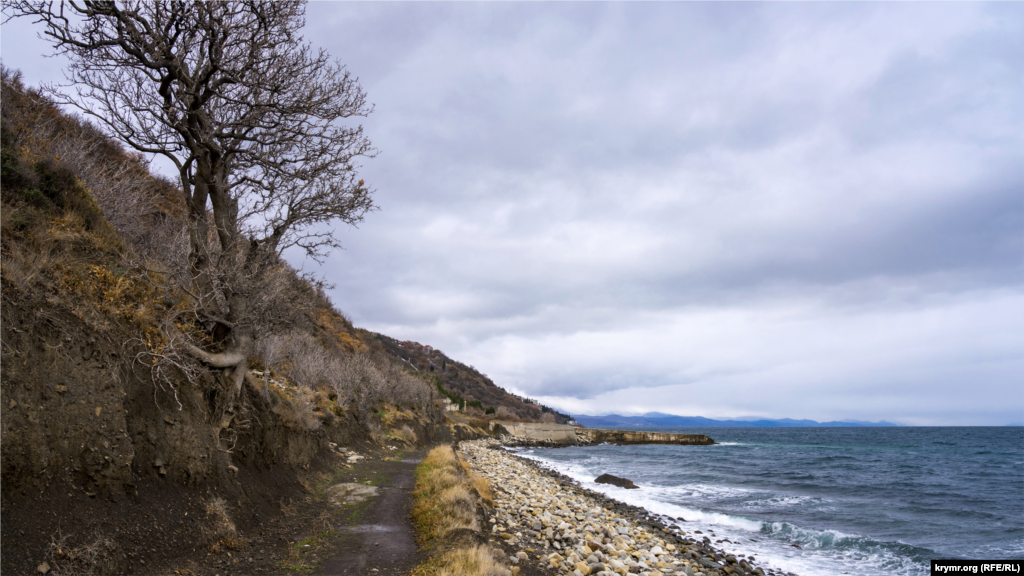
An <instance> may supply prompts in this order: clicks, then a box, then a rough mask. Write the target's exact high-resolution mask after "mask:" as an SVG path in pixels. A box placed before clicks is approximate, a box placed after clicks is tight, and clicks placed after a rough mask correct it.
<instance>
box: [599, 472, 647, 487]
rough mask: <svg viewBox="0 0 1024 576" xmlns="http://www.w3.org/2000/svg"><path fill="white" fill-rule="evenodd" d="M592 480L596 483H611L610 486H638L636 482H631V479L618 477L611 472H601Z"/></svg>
mask: <svg viewBox="0 0 1024 576" xmlns="http://www.w3.org/2000/svg"><path fill="white" fill-rule="evenodd" d="M594 482H597V483H598V484H611V485H612V486H618V487H619V488H630V489H633V488H639V486H637V485H636V484H633V481H632V480H627V479H625V478H619V477H618V476H612V475H611V474H601V475H600V476H598V477H597V478H596V479H595V480H594Z"/></svg>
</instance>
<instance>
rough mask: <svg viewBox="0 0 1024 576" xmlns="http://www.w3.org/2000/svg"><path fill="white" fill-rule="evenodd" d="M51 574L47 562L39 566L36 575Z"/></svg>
mask: <svg viewBox="0 0 1024 576" xmlns="http://www.w3.org/2000/svg"><path fill="white" fill-rule="evenodd" d="M49 573H50V565H49V564H47V563H46V562H43V563H42V564H40V565H39V566H37V567H36V574H49Z"/></svg>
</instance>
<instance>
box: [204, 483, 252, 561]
mask: <svg viewBox="0 0 1024 576" xmlns="http://www.w3.org/2000/svg"><path fill="white" fill-rule="evenodd" d="M206 516H207V518H208V519H209V524H207V525H206V526H205V529H206V537H207V540H208V541H209V542H210V551H211V552H213V553H215V554H219V553H221V552H223V551H225V550H236V549H238V548H242V547H243V546H245V545H246V544H247V542H246V541H245V540H243V539H242V538H239V537H238V530H237V528H235V523H234V521H232V520H231V514H230V513H229V511H228V503H227V501H226V500H224V499H223V498H220V497H215V498H211V499H210V500H208V501H207V502H206Z"/></svg>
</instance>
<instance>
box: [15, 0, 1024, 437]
mask: <svg viewBox="0 0 1024 576" xmlns="http://www.w3.org/2000/svg"><path fill="white" fill-rule="evenodd" d="M12 26H22V24H21V23H15V24H8V25H5V26H4V34H3V43H4V44H3V47H4V62H5V64H7V65H14V66H18V67H21V68H23V69H26V74H27V76H28V77H29V78H30V80H31V79H32V78H33V77H34V76H33V74H34V73H35V72H36V71H35V70H34V69H33V70H29V68H30V67H32V66H35V64H36V63H38V62H39V59H38V56H37V55H38V53H39V49H38V47H37V46H38V45H33V44H31V43H23V44H22V43H19V44H14V43H11V42H9V39H18V38H21V37H23V36H24V28H23V27H19V28H17V29H14V31H13V32H11V30H12V29H11V27H12ZM1022 27H1024V8H1022V7H1021V6H1020V5H1016V4H698V3H623V4H616V3H611V4H608V3H603V4H589V3H586V4H585V3H564V4H534V3H512V4H492V3H488V4H471V3H367V4H362V3H359V4H357V3H313V4H311V5H310V6H309V9H308V25H307V30H306V33H307V34H306V35H307V37H308V38H309V39H310V40H311V41H312V42H314V43H315V44H317V45H319V46H323V47H324V48H326V49H327V50H328V51H329V52H330V53H331V54H333V55H335V56H337V57H339V58H340V59H341V60H342V61H344V62H345V63H346V64H347V65H348V66H349V68H350V70H352V71H353V72H354V73H355V74H356V75H357V76H359V77H360V78H361V81H362V83H363V85H364V87H365V88H366V89H367V91H368V93H369V95H370V99H371V100H372V101H373V102H375V104H376V106H377V108H376V112H375V114H373V115H372V116H371V117H370V118H369V119H368V120H367V121H366V123H365V124H366V129H367V132H368V133H369V134H370V135H371V137H372V138H373V139H374V142H375V143H376V144H377V146H378V147H379V148H380V149H381V150H382V154H381V155H380V156H379V157H378V158H376V159H374V160H372V161H369V162H367V163H366V166H365V168H364V169H363V172H364V174H365V177H366V179H367V180H368V181H369V182H371V183H372V184H373V185H374V186H375V187H376V188H377V190H378V192H377V199H378V202H379V204H380V205H381V207H382V210H381V211H380V212H378V213H374V214H372V215H371V216H370V217H369V218H368V219H367V221H366V222H365V223H364V224H363V225H362V226H361V227H360V228H359V229H344V230H339V231H338V233H339V235H340V236H341V238H342V241H343V243H344V245H345V246H346V248H347V249H346V250H344V251H340V252H337V253H335V254H334V255H332V256H331V258H330V259H329V260H328V262H327V264H326V266H325V267H324V268H323V269H322V272H323V273H324V274H325V275H326V276H327V278H328V280H330V281H331V282H334V283H335V284H336V286H337V288H336V289H335V291H334V292H333V298H334V300H335V302H336V303H337V304H338V305H339V307H341V308H343V309H345V310H346V311H347V312H349V313H350V314H351V315H352V316H353V317H354V319H355V320H356V322H357V324H360V325H364V326H367V327H370V328H371V329H375V330H380V331H384V332H386V333H389V334H391V335H393V336H396V337H400V338H412V339H418V340H420V341H424V342H427V343H430V344H433V345H435V346H438V347H440V348H441V349H443V350H444V351H445V352H446V353H448V354H450V355H452V356H454V357H456V358H459V359H463V360H465V361H467V362H470V363H472V364H474V365H475V366H477V367H478V368H480V369H481V370H483V371H484V372H487V373H488V374H490V375H491V376H492V377H494V378H495V379H496V380H497V381H498V383H499V384H501V385H504V386H507V387H512V388H514V389H516V390H520V391H523V392H526V393H529V394H534V395H540V396H542V397H543V398H544V399H546V400H547V401H549V402H551V403H552V404H553V405H555V406H558V407H561V408H564V409H568V410H576V411H579V412H586V413H596V412H608V411H638V412H643V411H647V410H660V411H665V412H676V413H685V414H700V415H707V416H745V415H759V416H769V417H783V416H788V417H795V418H804V417H807V418H817V419H840V418H856V419H863V420H873V419H880V418H885V419H889V420H895V421H905V422H908V423H922V424H927V423H960V424H1001V423H1005V422H1010V421H1017V422H1019V421H1021V420H1024V394H1022V393H1021V391H1020V385H1019V384H1020V378H1019V374H1020V373H1022V370H1024V337H1022V336H1021V331H1020V329H1019V327H1020V326H1021V325H1022V321H1024V295H1022V294H1021V290H1020V286H1021V285H1022V280H1024V265H1022V261H1024V258H1022V256H1024V242H1022V239H1024V194H1022V190H1024V161H1022V160H1024V158H1022V156H1024V153H1022V150H1024V141H1022V140H1024V113H1022V112H1021V111H1020V110H1019V108H1020V106H1019V102H1021V101H1024V85H1022V82H1021V78H1022V77H1024V74H1022V66H1021V64H1020V62H1022V61H1024V60H1022V59H1021V55H1022V54H1024V40H1022V38H1024V34H1022V32H1024V30H1022ZM13 41H15V40H12V42H13ZM17 41H18V42H20V40H17ZM33 51H35V52H34V53H33ZM19 62H27V63H28V64H20V63H19ZM47 63H48V64H52V63H53V61H47ZM30 72H31V73H30ZM52 72H53V68H52V66H51V67H50V68H49V71H47V70H44V69H40V74H39V77H45V75H46V74H49V73H52Z"/></svg>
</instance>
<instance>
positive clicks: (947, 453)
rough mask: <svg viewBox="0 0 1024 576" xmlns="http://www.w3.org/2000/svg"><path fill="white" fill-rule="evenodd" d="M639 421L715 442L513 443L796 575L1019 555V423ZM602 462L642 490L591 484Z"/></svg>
mask: <svg viewBox="0 0 1024 576" xmlns="http://www.w3.org/2000/svg"><path fill="white" fill-rule="evenodd" d="M642 430H645V431H663V432H680V433H693V434H707V435H708V436H710V437H712V438H713V439H714V440H715V441H716V442H718V444H716V445H713V446H669V445H653V444H652V445H632V446H613V445H607V444H604V445H599V446H573V447H566V448H528V449H522V450H521V451H520V455H522V456H525V457H527V458H530V459H533V460H535V461H537V462H538V463H540V464H542V465H543V466H545V467H548V468H551V469H554V470H557V471H558V472H561V473H563V474H566V475H568V476H570V477H572V478H574V479H575V480H577V481H579V482H580V483H581V484H582V485H583V486H584V487H586V488H590V489H592V490H596V491H599V492H602V493H604V494H606V495H608V496H611V497H613V498H615V499H617V500H620V501H622V502H625V503H628V504H633V505H637V506H643V507H644V508H646V509H647V510H649V511H650V512H653V513H656V514H660V515H664V516H668V517H671V518H681V519H683V520H685V521H676V522H675V524H676V525H678V526H679V527H680V529H682V530H685V531H687V532H692V531H694V530H700V531H702V532H704V533H705V534H706V535H708V536H709V537H710V538H711V539H712V542H715V547H716V548H719V549H723V550H726V551H728V552H730V553H733V554H736V555H740V554H743V555H744V556H751V555H752V556H754V557H755V558H756V562H755V565H758V566H762V567H764V568H775V569H777V570H784V571H787V572H792V573H794V574H797V575H799V576H825V575H829V576H832V575H835V574H857V575H861V576H921V575H925V574H930V561H931V560H932V559H954V558H955V559H974V560H985V559H993V560H997V559H998V560H1004V559H1016V560H1020V559H1024V427H935V428H931V427H884V428H873V427H871V428H868V427H865V428H854V427H851V428H642ZM605 473H608V474H612V475H615V476H620V477H623V478H628V479H630V480H632V481H633V482H635V483H636V484H637V485H638V486H640V489H639V490H627V489H624V488H617V487H614V486H610V485H607V484H596V483H594V479H595V478H596V477H597V476H599V475H601V474H605ZM698 538H699V537H698Z"/></svg>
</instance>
